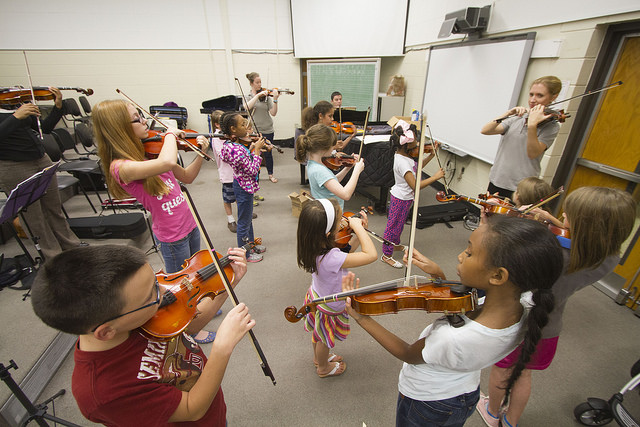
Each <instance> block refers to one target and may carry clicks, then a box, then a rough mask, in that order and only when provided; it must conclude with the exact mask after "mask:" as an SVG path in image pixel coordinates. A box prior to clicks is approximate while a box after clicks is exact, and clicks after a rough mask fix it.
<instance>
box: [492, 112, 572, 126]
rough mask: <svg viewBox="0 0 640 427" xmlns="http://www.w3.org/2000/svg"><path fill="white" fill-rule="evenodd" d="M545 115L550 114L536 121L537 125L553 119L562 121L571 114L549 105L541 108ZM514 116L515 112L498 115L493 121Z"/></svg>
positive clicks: (497, 121)
mask: <svg viewBox="0 0 640 427" xmlns="http://www.w3.org/2000/svg"><path fill="white" fill-rule="evenodd" d="M543 112H544V114H545V116H549V115H550V116H551V117H547V118H546V119H544V120H543V121H541V122H540V123H538V127H540V126H542V125H543V124H546V123H549V122H553V121H557V122H558V123H564V122H565V120H567V119H568V118H569V117H571V114H569V113H565V112H564V110H554V109H553V108H549V107H544V110H543ZM512 116H515V114H507V115H506V116H504V117H500V118H499V119H496V120H495V122H496V123H502V121H503V120H505V119H507V118H509V117H512Z"/></svg>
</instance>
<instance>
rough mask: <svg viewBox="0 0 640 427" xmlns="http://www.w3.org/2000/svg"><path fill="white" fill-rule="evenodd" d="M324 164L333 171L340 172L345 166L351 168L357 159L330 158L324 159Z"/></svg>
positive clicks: (334, 156) (351, 157) (346, 156)
mask: <svg viewBox="0 0 640 427" xmlns="http://www.w3.org/2000/svg"><path fill="white" fill-rule="evenodd" d="M322 164H323V165H325V166H326V167H328V168H329V169H331V170H334V171H335V170H338V169H340V168H341V167H343V166H346V167H351V166H353V165H355V164H356V159H355V157H353V156H348V155H343V156H336V155H333V156H328V157H323V158H322Z"/></svg>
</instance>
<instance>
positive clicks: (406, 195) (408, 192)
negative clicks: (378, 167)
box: [391, 153, 416, 200]
mask: <svg viewBox="0 0 640 427" xmlns="http://www.w3.org/2000/svg"><path fill="white" fill-rule="evenodd" d="M415 170H416V161H415V160H413V159H412V158H410V157H407V156H403V155H402V154H398V153H395V154H394V155H393V177H394V178H395V181H396V183H395V185H394V186H393V187H391V194H392V195H393V197H395V198H397V199H400V200H413V189H412V188H411V187H409V184H407V180H406V179H404V176H405V175H406V173H407V172H411V173H413V176H416V172H415Z"/></svg>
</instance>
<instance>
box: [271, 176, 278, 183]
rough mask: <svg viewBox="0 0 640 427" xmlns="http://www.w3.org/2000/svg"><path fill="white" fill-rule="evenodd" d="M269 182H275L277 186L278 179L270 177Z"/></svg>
mask: <svg viewBox="0 0 640 427" xmlns="http://www.w3.org/2000/svg"><path fill="white" fill-rule="evenodd" d="M269 181H271V182H273V183H274V184H275V183H276V182H278V178H276V177H275V176H273V175H269Z"/></svg>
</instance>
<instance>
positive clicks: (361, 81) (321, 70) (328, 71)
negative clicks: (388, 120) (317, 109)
mask: <svg viewBox="0 0 640 427" xmlns="http://www.w3.org/2000/svg"><path fill="white" fill-rule="evenodd" d="M379 82H380V58H376V59H363V60H361V61H358V60H356V61H354V60H351V61H340V60H335V61H326V60H325V61H320V60H317V61H316V60H310V61H307V87H308V93H309V102H308V105H310V106H313V105H315V104H316V103H317V102H318V101H322V100H325V101H331V93H333V92H335V91H338V92H340V93H341V94H342V106H343V107H355V109H356V110H359V111H363V110H366V109H367V108H369V107H371V114H370V116H369V117H377V115H376V114H377V108H378V86H379Z"/></svg>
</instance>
